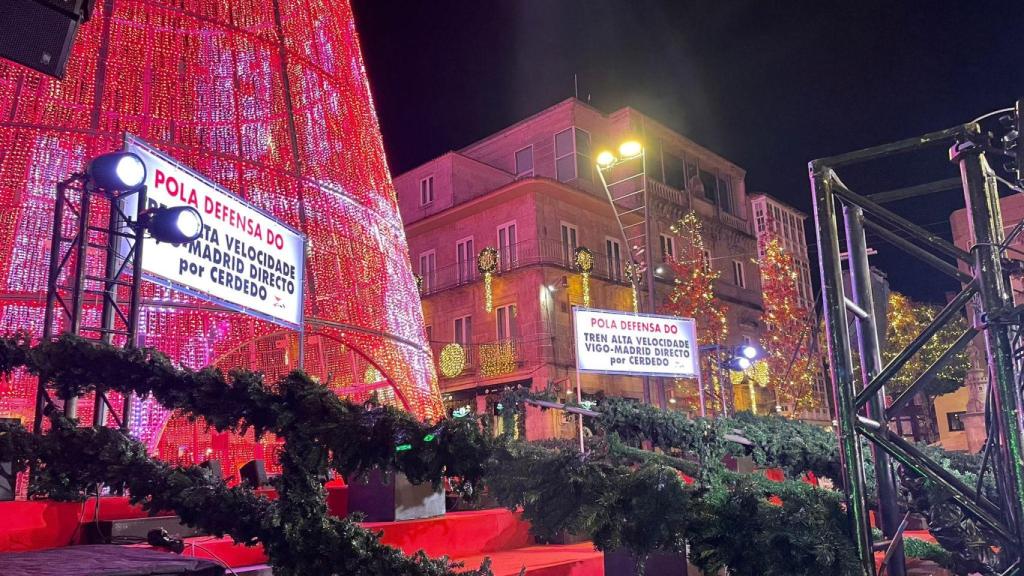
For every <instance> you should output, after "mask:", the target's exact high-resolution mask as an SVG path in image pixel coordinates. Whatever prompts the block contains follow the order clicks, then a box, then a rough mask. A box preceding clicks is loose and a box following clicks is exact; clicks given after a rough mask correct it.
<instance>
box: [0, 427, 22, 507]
mask: <svg viewBox="0 0 1024 576" xmlns="http://www.w3.org/2000/svg"><path fill="white" fill-rule="evenodd" d="M19 422H21V420H19V419H18V418H0V423H3V424H17V423H19ZM13 466H14V465H13V464H11V463H10V462H0V501H4V500H14V488H15V486H14V485H15V481H16V480H17V479H18V477H17V475H16V474H14V469H13Z"/></svg>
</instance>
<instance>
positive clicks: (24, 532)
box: [0, 486, 604, 576]
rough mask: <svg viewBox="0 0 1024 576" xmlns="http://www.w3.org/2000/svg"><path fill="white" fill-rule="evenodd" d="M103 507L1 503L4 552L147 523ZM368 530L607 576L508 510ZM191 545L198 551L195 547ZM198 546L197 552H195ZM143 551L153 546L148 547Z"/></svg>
mask: <svg viewBox="0 0 1024 576" xmlns="http://www.w3.org/2000/svg"><path fill="white" fill-rule="evenodd" d="M328 500H329V502H330V503H331V511H332V513H335V514H344V513H345V512H346V511H347V510H346V509H345V508H346V504H347V499H346V498H345V489H344V487H343V486H341V487H339V486H332V487H330V488H329V497H328ZM94 512H95V500H90V501H88V502H85V503H67V502H52V501H47V500H40V501H16V502H0V518H4V519H5V521H4V523H3V525H2V526H0V551H4V552H13V551H25V550H40V549H46V548H55V547H59V546H67V545H69V544H72V543H76V544H77V543H80V542H81V541H82V534H83V533H84V532H85V530H84V529H83V528H82V526H83V525H85V524H88V523H91V522H93V520H94V518H96V517H98V518H99V519H100V520H115V519H127V518H141V517H144V516H145V515H146V514H145V513H144V512H142V510H140V509H139V508H137V507H134V506H131V505H130V504H128V501H127V499H126V498H120V497H106V498H102V499H101V502H100V507H99V514H98V516H97V515H94ZM365 526H366V527H367V528H370V529H372V530H376V531H380V532H382V536H381V539H382V540H383V541H384V543H386V544H389V545H391V546H394V547H396V548H399V549H401V550H403V551H404V552H406V553H409V554H411V553H414V552H417V551H418V550H423V551H424V552H426V553H427V554H428V555H430V556H434V557H438V556H448V557H449V558H451V559H452V561H455V562H462V563H464V565H465V566H466V567H467V568H476V567H478V566H479V565H480V564H481V563H482V562H483V560H484V558H490V559H491V562H492V568H493V570H494V574H495V576H516V575H518V574H519V573H520V571H521V570H522V568H523V567H526V569H527V572H526V573H527V574H530V575H531V576H601V575H603V574H604V556H603V554H602V553H601V552H598V551H596V550H594V548H593V546H592V545H591V544H589V543H583V544H573V545H564V546H556V545H549V546H538V545H536V544H535V543H534V541H533V538H532V537H531V536H530V533H529V525H528V524H527V523H526V522H524V521H523V520H522V519H521V518H520V517H519V515H518V514H516V513H513V512H510V511H508V510H504V509H493V510H480V511H469V512H452V513H449V514H447V515H445V516H442V517H438V518H430V519H424V520H408V521H404V522H368V523H366V524H365ZM185 542H186V549H185V555H186V556H195V557H199V558H210V559H214V560H218V561H222V562H224V563H226V564H227V565H228V566H230V567H232V568H236V569H237V568H244V567H247V566H254V565H260V564H265V563H266V561H267V558H266V556H265V555H264V554H263V548H262V547H260V546H255V547H245V546H240V545H236V544H234V543H233V542H232V541H231V539H230V538H214V537H209V536H203V537H195V538H187V539H186V540H185ZM190 544H191V545H190ZM192 545H194V546H192ZM140 547H146V546H145V545H140Z"/></svg>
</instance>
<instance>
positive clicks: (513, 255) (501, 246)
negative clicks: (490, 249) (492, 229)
mask: <svg viewBox="0 0 1024 576" xmlns="http://www.w3.org/2000/svg"><path fill="white" fill-rule="evenodd" d="M517 242H518V240H517V239H516V223H515V222H509V223H507V224H502V225H501V226H499V227H498V264H499V266H500V268H501V270H511V269H513V268H515V267H516V265H517V264H518V263H519V246H518V245H517V244H516V243H517Z"/></svg>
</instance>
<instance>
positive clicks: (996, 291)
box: [950, 141, 1024, 544]
mask: <svg viewBox="0 0 1024 576" xmlns="http://www.w3.org/2000/svg"><path fill="white" fill-rule="evenodd" d="M950 160H952V161H953V162H956V163H958V164H959V165H960V177H961V178H962V179H963V183H964V197H965V200H966V203H967V213H968V217H969V218H970V226H971V230H973V231H974V238H973V240H974V243H975V244H974V246H973V247H972V250H971V251H972V253H973V255H974V272H975V274H976V277H977V281H978V295H979V298H980V300H981V302H980V310H979V312H980V313H981V314H982V315H984V314H986V313H997V312H1000V311H1003V310H1009V309H1011V308H1012V307H1013V297H1012V296H1011V293H1010V286H1009V282H1008V281H1007V278H1006V276H1005V274H1004V271H1003V267H1002V262H1001V261H1000V252H1001V249H1000V248H999V247H998V245H999V244H1001V243H1002V242H1003V221H1002V214H1001V212H1000V209H999V190H998V188H997V185H996V180H995V178H994V174H993V172H992V169H991V168H990V167H989V165H988V161H987V160H986V159H985V156H984V151H983V149H982V147H981V146H976V145H975V144H974V143H972V142H970V141H967V142H962V143H957V144H956V145H954V146H953V147H952V148H951V149H950ZM985 348H986V352H987V355H988V367H989V374H990V375H991V382H992V386H993V390H994V394H993V398H994V410H993V413H994V416H995V419H996V421H997V422H998V426H999V430H1001V431H1002V434H1001V436H1002V438H999V439H998V440H999V443H998V444H997V445H996V448H997V450H996V456H998V458H999V460H1000V461H1001V462H1000V464H1001V465H1002V467H1003V469H1004V471H1005V472H1006V474H1005V475H1000V476H1001V477H1002V478H1001V480H1002V482H1001V486H1000V492H1001V494H1002V497H1003V500H1004V502H1003V510H1004V513H1005V515H1006V519H1007V524H1008V525H1009V526H1010V527H1011V529H1012V530H1013V531H1014V532H1015V536H1016V538H1017V542H1018V544H1019V543H1020V538H1021V536H1022V535H1024V502H1022V500H1021V495H1024V446H1022V440H1024V439H1022V431H1021V399H1020V396H1019V395H1018V391H1017V387H1016V384H1015V382H1014V373H1013V351H1012V349H1011V347H1010V334H1009V327H1008V326H1006V325H1005V324H1000V323H990V324H988V325H987V326H986V327H985ZM992 440H994V439H993V438H991V437H990V438H989V441H992ZM1003 476H1005V477H1003Z"/></svg>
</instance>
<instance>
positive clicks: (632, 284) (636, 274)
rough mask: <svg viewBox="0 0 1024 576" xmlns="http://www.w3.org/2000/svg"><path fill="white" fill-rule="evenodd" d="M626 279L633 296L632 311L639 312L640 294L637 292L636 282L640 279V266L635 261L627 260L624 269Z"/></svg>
mask: <svg viewBox="0 0 1024 576" xmlns="http://www.w3.org/2000/svg"><path fill="white" fill-rule="evenodd" d="M624 272H625V274H626V281H628V282H629V290H630V295H631V296H632V297H633V313H634V314H639V313H640V295H639V294H638V293H637V289H636V283H637V281H638V280H639V279H640V268H639V266H637V265H636V262H629V263H627V264H626V266H625V270H624Z"/></svg>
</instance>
